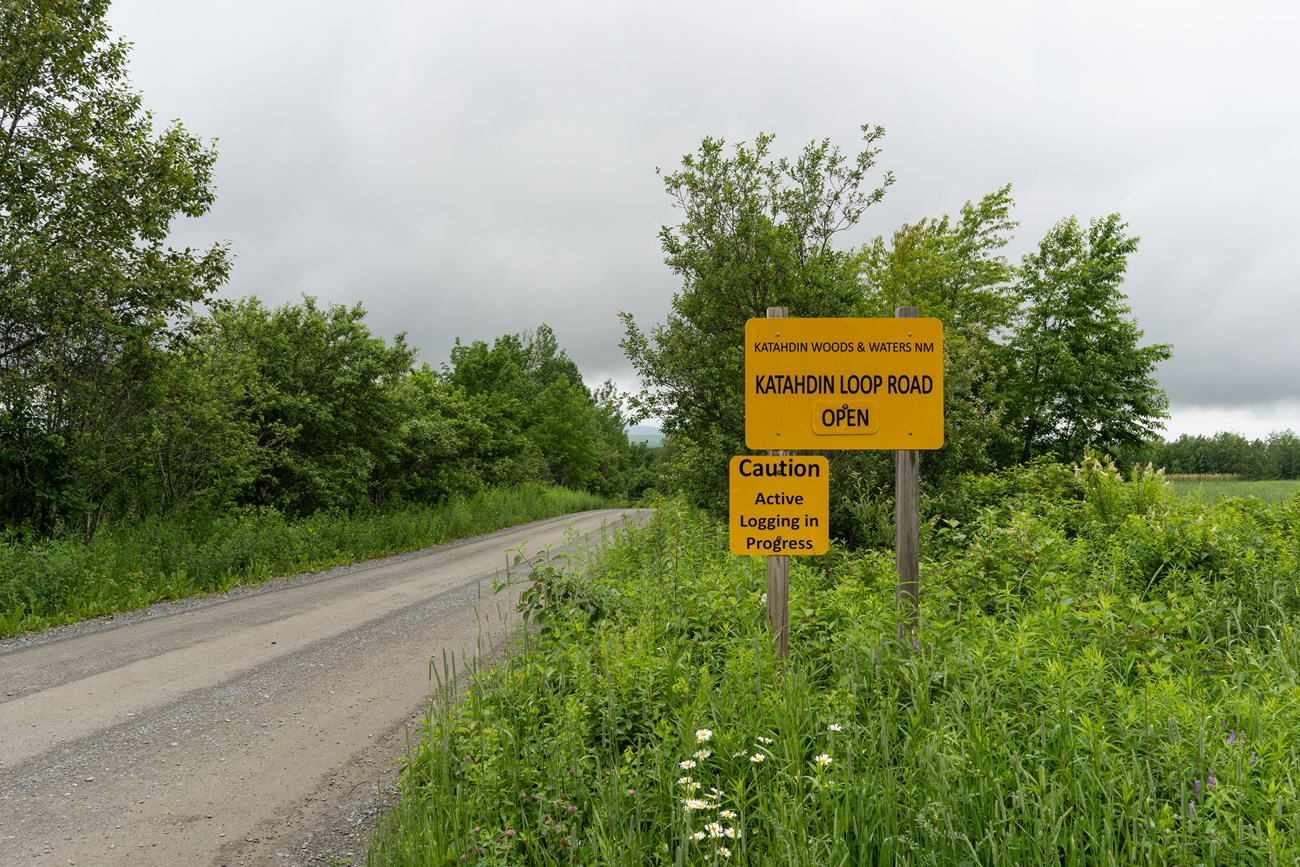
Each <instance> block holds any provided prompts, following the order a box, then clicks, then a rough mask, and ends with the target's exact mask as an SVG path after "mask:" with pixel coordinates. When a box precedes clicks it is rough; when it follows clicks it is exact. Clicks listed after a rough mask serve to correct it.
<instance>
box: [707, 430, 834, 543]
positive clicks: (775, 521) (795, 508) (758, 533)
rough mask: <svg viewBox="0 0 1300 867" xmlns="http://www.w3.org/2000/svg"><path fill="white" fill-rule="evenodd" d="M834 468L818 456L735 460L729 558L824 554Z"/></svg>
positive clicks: (733, 460)
mask: <svg viewBox="0 0 1300 867" xmlns="http://www.w3.org/2000/svg"><path fill="white" fill-rule="evenodd" d="M830 477H831V473H830V463H829V462H828V461H827V460H826V458H824V457H822V456H820V455H816V456H813V455H782V456H765V455H746V456H743V457H737V458H732V459H731V553H733V554H760V555H764V556H771V555H775V554H794V555H799V554H825V553H826V551H827V549H829V548H830V544H831V541H830V539H831V536H830V515H831V494H830V490H831V489H830Z"/></svg>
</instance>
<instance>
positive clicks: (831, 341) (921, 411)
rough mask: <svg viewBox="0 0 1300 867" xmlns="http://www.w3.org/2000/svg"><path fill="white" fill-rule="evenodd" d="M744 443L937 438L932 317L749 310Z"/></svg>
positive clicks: (932, 443) (938, 331)
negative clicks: (781, 315) (753, 313)
mask: <svg viewBox="0 0 1300 867" xmlns="http://www.w3.org/2000/svg"><path fill="white" fill-rule="evenodd" d="M745 444H746V445H748V446H749V447H750V448H751V449H808V450H812V451H825V450H828V449H937V448H941V447H942V446H943V323H942V322H940V321H939V320H938V319H919V318H913V319H907V318H899V319H775V318H774V319H750V320H749V321H748V322H746V323H745Z"/></svg>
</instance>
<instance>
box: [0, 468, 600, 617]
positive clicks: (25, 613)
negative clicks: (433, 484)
mask: <svg viewBox="0 0 1300 867" xmlns="http://www.w3.org/2000/svg"><path fill="white" fill-rule="evenodd" d="M606 505H608V504H607V503H606V502H605V501H603V500H601V499H600V498H598V497H594V496H591V495H588V494H583V493H577V492H574V491H568V490H565V489H563V488H556V487H552V486H547V485H540V484H537V485H524V486H521V487H517V488H510V489H502V490H495V491H488V492H484V493H480V494H477V495H475V496H473V497H471V498H468V499H458V500H453V501H451V502H449V503H448V504H446V505H444V506H439V507H406V508H401V509H395V510H389V511H381V512H374V513H371V514H365V515H356V516H349V515H338V514H317V515H313V516H311V517H308V518H302V519H296V520H293V519H289V518H286V517H285V516H284V515H282V514H280V513H279V512H277V511H275V510H271V509H247V510H242V511H239V512H236V513H234V514H228V515H223V516H220V517H216V518H209V519H204V520H202V521H197V522H184V521H180V520H175V519H161V520H159V519H153V520H146V521H142V522H140V523H137V524H132V525H130V526H125V527H114V528H105V529H102V530H101V531H100V532H98V533H96V534H95V537H94V538H93V539H92V540H91V541H90V542H89V543H88V544H86V543H83V542H82V541H81V540H80V539H51V540H41V541H38V542H35V543H25V542H23V541H21V540H18V539H7V540H6V539H3V538H0V637H7V636H12V635H19V634H22V633H25V632H33V631H36V630H39V629H44V628H47V627H50V626H56V625H60V624H65V623H74V622H77V621H80V620H85V619H87V618H90V617H96V616H99V615H104V614H113V613H117V612H122V611H129V610H133V609H137V608H143V607H145V606H148V605H151V604H153V603H154V602H160V601H164V600H175V599H183V598H186V597H191V596H201V595H203V594H206V593H217V592H223V591H226V590H229V589H230V588H232V587H234V586H236V585H240V584H251V583H257V582H261V581H265V580H267V579H268V578H270V577H272V576H274V575H291V574H295V573H298V572H308V571H316V570H321V569H327V568H329V567H332V566H338V565H342V564H346V563H352V562H356V561H358V560H366V559H370V558H374V557H383V556H387V555H389V554H396V553H400V552H403V551H411V550H416V549H419V548H423V547H426V546H429V545H435V544H438V543H441V542H447V541H451V540H454V539H461V538H465V537H468V536H474V535H477V534H479V533H486V532H490V531H492V530H498V529H501V528H503V527H510V526H514V525H517V524H523V523H527V522H528V521H533V520H537V519H539V518H549V517H553V516H555V515H563V514H565V513H568V512H576V511H583V510H587V509H594V508H602V507H604V506H606Z"/></svg>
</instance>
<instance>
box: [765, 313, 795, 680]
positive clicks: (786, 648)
mask: <svg viewBox="0 0 1300 867" xmlns="http://www.w3.org/2000/svg"><path fill="white" fill-rule="evenodd" d="M789 315H790V308H788V307H769V308H767V318H768V319H785V318H787V317H789ZM768 454H769V455H788V454H790V451H789V450H788V449H773V450H769V451H768ZM767 625H768V628H770V629H771V630H772V642H773V647H774V648H775V650H776V658H777V659H785V658H786V657H787V656H789V655H790V558H789V556H788V555H785V554H777V555H774V556H770V557H768V558H767Z"/></svg>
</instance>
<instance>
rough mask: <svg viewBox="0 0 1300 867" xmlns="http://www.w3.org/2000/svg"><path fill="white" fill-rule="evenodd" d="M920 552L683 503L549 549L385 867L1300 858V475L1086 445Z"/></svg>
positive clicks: (429, 727)
mask: <svg viewBox="0 0 1300 867" xmlns="http://www.w3.org/2000/svg"><path fill="white" fill-rule="evenodd" d="M961 511H962V514H963V515H964V517H963V518H962V519H961V520H960V521H958V520H956V519H952V520H948V521H943V522H934V523H932V524H931V525H930V526H929V529H928V530H927V533H926V538H925V540H924V541H923V545H922V550H923V552H924V553H925V554H926V555H927V559H926V560H925V561H924V562H923V566H922V585H923V620H924V625H923V627H922V629H921V631H920V632H919V633H918V634H917V635H916V636H915V644H914V645H913V644H912V643H911V642H905V643H904V644H902V645H901V646H900V644H899V642H898V641H897V640H896V639H895V638H894V637H893V636H895V635H896V634H897V633H896V629H897V623H898V621H897V616H896V613H895V610H894V584H895V580H896V579H895V576H894V570H893V562H892V556H891V555H889V554H888V553H882V552H865V553H856V552H844V551H837V550H834V549H833V550H832V553H831V554H830V555H828V556H826V557H824V558H793V563H792V568H791V593H790V610H791V640H790V648H791V653H790V657H789V659H788V660H786V661H785V662H783V663H781V662H778V661H777V660H776V659H774V658H773V655H772V653H771V641H770V636H769V635H768V633H767V630H766V625H765V621H764V603H763V599H762V589H763V586H764V577H763V575H764V572H763V562H762V560H760V559H759V558H739V557H734V556H732V555H730V554H729V553H728V552H727V539H726V531H725V528H723V527H719V526H717V525H715V524H713V523H711V522H709V521H707V520H705V519H703V518H701V517H700V516H699V515H697V514H695V513H693V512H692V511H690V510H689V509H687V508H685V507H683V506H680V505H678V504H674V503H661V504H659V507H658V510H657V513H656V516H655V517H654V518H653V519H652V521H651V523H650V524H649V525H648V526H647V527H646V528H645V529H641V530H636V529H634V530H628V531H625V532H623V533H622V534H621V535H620V536H619V537H618V538H617V540H616V542H615V543H614V544H613V545H611V546H609V547H607V548H606V549H604V550H603V551H602V552H599V553H596V554H594V555H592V557H591V559H588V560H584V561H581V562H578V561H570V560H551V561H548V560H547V558H546V557H545V556H543V557H541V558H540V562H539V563H538V564H537V565H538V568H537V570H536V571H535V572H534V577H535V579H536V581H535V583H534V584H533V586H532V588H531V589H530V590H529V591H528V592H527V594H526V595H525V598H524V603H523V613H524V615H525V616H526V617H527V618H528V619H529V621H531V622H532V624H533V626H534V628H533V629H531V630H529V631H528V632H527V634H526V635H524V636H523V638H522V639H521V643H520V645H519V646H518V647H517V648H515V649H514V652H512V653H511V654H510V655H509V656H508V657H507V658H506V659H505V660H504V661H503V662H502V663H500V664H499V665H498V666H496V667H494V668H491V669H486V670H481V671H477V672H474V674H473V676H472V678H471V679H470V683H469V687H468V690H467V691H466V692H465V694H464V695H463V696H460V697H459V698H457V697H456V696H453V695H451V694H450V689H451V688H450V684H451V683H453V682H454V679H453V678H452V677H451V672H447V673H446V676H445V677H444V683H445V684H447V686H446V688H445V689H444V691H443V692H442V694H441V696H440V698H439V700H438V701H437V702H435V703H434V704H432V705H431V706H430V709H429V712H428V716H427V719H426V722H425V730H424V732H423V737H422V739H421V740H420V741H419V742H418V743H417V744H416V745H415V746H414V747H413V748H412V750H411V751H410V753H409V755H408V756H407V758H406V767H405V769H404V773H403V776H402V779H401V785H400V792H401V795H400V798H399V800H398V802H397V803H396V804H395V805H394V806H393V807H392V808H391V810H390V811H389V812H388V813H386V814H385V815H384V816H382V817H381V820H380V824H379V828H378V830H377V832H376V834H375V835H374V837H373V838H372V842H371V849H370V853H369V861H368V863H370V864H373V865H406V864H410V865H415V864H420V865H425V864H448V865H452V864H471V865H505V864H530V865H560V864H578V863H580V864H602V865H629V867H630V865H714V864H724V863H725V864H750V865H775V864H781V865H787V864H788V865H840V864H844V865H849V864H852V865H875V864H897V865H963V864H965V865H976V864H977V865H1054V867H1058V865H1080V867H1082V865H1131V864H1138V865H1183V864H1206V865H1255V864H1259V865H1266V864H1292V863H1297V861H1298V860H1300V835H1298V832H1300V800H1298V799H1297V791H1296V787H1297V782H1298V778H1300V674H1298V672H1300V630H1298V629H1297V626H1298V625H1300V623H1298V617H1300V578H1298V576H1300V500H1290V501H1286V502H1281V503H1276V504H1267V503H1264V502H1262V501H1260V500H1254V499H1248V500H1224V501H1220V502H1215V503H1205V502H1200V501H1189V500H1184V499H1181V498H1179V497H1177V496H1174V495H1172V494H1171V493H1170V491H1169V489H1168V488H1167V487H1166V486H1165V485H1164V483H1163V481H1162V480H1160V479H1159V478H1158V477H1155V476H1151V475H1148V476H1141V477H1138V478H1135V479H1133V480H1130V481H1125V480H1122V479H1120V478H1119V477H1118V475H1117V474H1115V473H1114V472H1113V470H1112V469H1110V468H1108V467H1105V466H1102V465H1099V464H1097V463H1096V462H1091V463H1090V464H1086V465H1085V466H1083V467H1080V468H1073V469H1072V468H1069V467H1059V466H1052V465H1036V466H1033V467H1029V468H1024V469H1021V470H1017V471H1014V472H1010V473H1004V474H1000V475H998V476H994V477H987V478H984V479H980V480H975V481H973V482H972V483H971V485H970V486H969V491H968V497H967V499H966V501H965V502H964V503H963V506H962V510H961Z"/></svg>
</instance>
